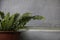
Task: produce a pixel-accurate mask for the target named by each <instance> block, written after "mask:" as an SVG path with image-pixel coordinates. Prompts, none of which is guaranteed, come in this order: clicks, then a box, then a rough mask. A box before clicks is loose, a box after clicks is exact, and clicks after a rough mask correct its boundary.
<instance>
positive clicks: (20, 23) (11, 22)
mask: <svg viewBox="0 0 60 40" xmlns="http://www.w3.org/2000/svg"><path fill="white" fill-rule="evenodd" d="M43 18H44V17H43V16H39V15H35V16H32V15H31V13H28V12H27V13H24V14H23V15H20V14H19V13H15V14H13V15H10V13H9V12H8V13H7V14H6V15H5V14H4V12H1V11H0V31H17V30H19V29H23V28H26V27H25V25H26V23H27V22H29V21H30V20H31V19H34V20H42V19H43Z"/></svg>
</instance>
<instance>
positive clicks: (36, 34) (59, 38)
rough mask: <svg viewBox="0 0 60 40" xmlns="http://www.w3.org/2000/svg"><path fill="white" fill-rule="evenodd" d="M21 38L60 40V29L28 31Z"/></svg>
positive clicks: (27, 39) (25, 39) (24, 39)
mask: <svg viewBox="0 0 60 40" xmlns="http://www.w3.org/2000/svg"><path fill="white" fill-rule="evenodd" d="M21 40H60V31H36V30H35V31H29V30H28V31H26V32H22V34H21Z"/></svg>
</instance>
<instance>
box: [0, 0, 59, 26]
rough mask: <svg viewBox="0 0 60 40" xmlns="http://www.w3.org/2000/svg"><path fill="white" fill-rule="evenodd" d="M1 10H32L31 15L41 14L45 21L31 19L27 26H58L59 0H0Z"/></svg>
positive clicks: (12, 11)
mask: <svg viewBox="0 0 60 40" xmlns="http://www.w3.org/2000/svg"><path fill="white" fill-rule="evenodd" d="M0 6H1V10H2V11H4V12H10V13H11V14H13V13H16V12H18V13H21V14H23V13H24V12H32V15H42V16H44V17H45V18H46V20H45V21H37V20H35V21H33V20H31V21H30V22H29V23H28V25H29V26H40V24H41V26H42V25H44V26H49V25H50V24H51V26H56V25H59V26H60V0H2V1H1V5H0Z"/></svg>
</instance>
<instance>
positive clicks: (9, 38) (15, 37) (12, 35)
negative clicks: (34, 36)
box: [0, 31, 20, 40]
mask: <svg viewBox="0 0 60 40" xmlns="http://www.w3.org/2000/svg"><path fill="white" fill-rule="evenodd" d="M19 36H20V32H8V31H7V32H4V31H3V32H0V40H19Z"/></svg>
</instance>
